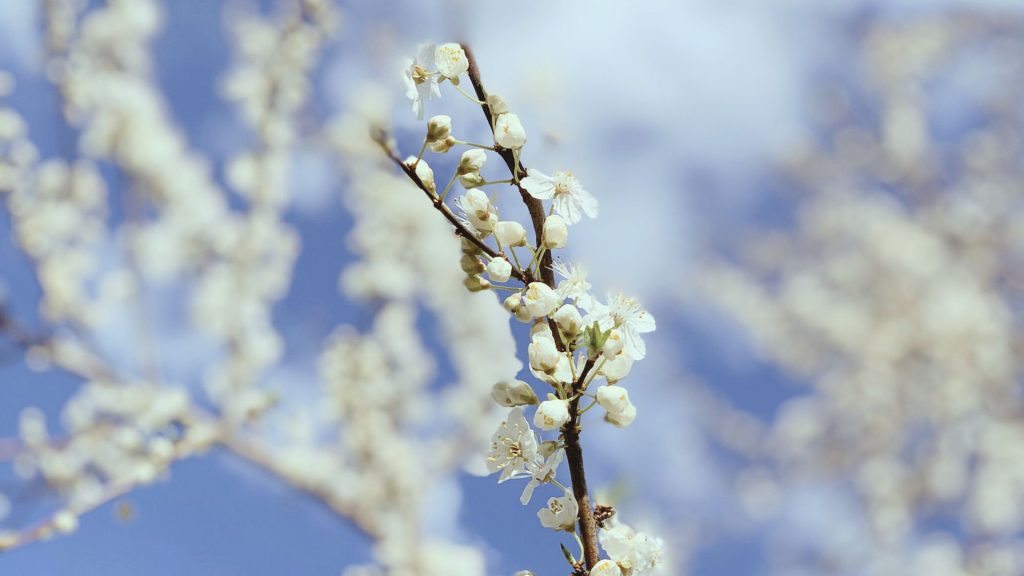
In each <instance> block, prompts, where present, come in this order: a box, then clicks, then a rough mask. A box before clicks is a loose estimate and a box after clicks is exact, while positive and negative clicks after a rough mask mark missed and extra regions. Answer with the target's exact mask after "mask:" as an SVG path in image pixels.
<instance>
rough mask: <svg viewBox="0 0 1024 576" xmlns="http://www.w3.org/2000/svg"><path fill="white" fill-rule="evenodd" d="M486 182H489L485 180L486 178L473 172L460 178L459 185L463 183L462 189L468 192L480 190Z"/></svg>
mask: <svg viewBox="0 0 1024 576" xmlns="http://www.w3.org/2000/svg"><path fill="white" fill-rule="evenodd" d="M484 182H487V180H484V177H483V176H481V175H480V174H479V173H476V172H473V173H471V174H463V175H462V176H459V183H461V184H462V187H463V188H465V189H466V190H472V189H473V188H479V187H480V186H483V185H484Z"/></svg>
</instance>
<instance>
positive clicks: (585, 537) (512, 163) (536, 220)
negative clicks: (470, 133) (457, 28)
mask: <svg viewBox="0 0 1024 576" xmlns="http://www.w3.org/2000/svg"><path fill="white" fill-rule="evenodd" d="M462 49H463V50H464V51H465V52H466V58H467V59H468V60H469V81H470V82H471V83H472V84H473V90H474V91H475V92H476V97H477V99H478V100H480V101H482V102H484V103H483V104H481V106H480V108H481V109H482V110H483V113H484V117H486V118H487V125H488V126H489V127H490V128H491V133H492V136H493V133H494V118H493V116H492V114H491V109H490V106H488V105H487V90H485V89H484V85H483V81H482V80H481V79H480V68H479V67H478V66H477V63H476V58H475V57H474V56H473V51H472V50H471V49H470V47H469V46H468V45H467V44H465V43H463V44H462ZM494 149H495V151H496V152H497V153H498V155H499V156H501V158H502V160H504V161H505V165H506V166H508V169H509V172H511V173H512V174H513V179H515V174H516V173H517V172H518V173H520V174H525V173H526V168H525V167H524V166H523V165H522V163H518V165H517V160H516V157H515V155H514V154H513V153H512V151H511V150H508V149H505V148H501V147H500V146H498V144H497V142H495V145H494ZM515 186H516V188H518V189H519V195H520V196H521V197H522V199H523V203H524V204H525V205H526V208H527V210H529V212H530V219H531V220H532V221H533V233H534V237H535V239H536V243H537V247H538V249H539V248H540V246H541V241H542V239H543V235H544V220H545V218H546V216H545V214H544V204H543V203H542V202H541V201H540V200H538V199H537V198H534V197H533V196H532V195H530V193H529V192H527V191H526V189H524V188H523V187H522V185H520V184H519V182H515ZM540 274H541V279H542V280H543V282H544V283H545V284H547V285H548V286H550V287H551V288H555V274H554V271H553V270H552V268H551V252H550V251H547V252H545V253H544V256H543V258H542V259H541V263H540ZM548 326H549V327H550V328H551V334H552V336H554V340H555V345H556V346H557V347H558V349H559V350H561V351H565V349H566V348H565V345H564V344H563V342H562V340H561V337H560V336H559V331H558V326H556V325H555V322H554V320H552V319H551V318H548ZM593 365H594V362H593V361H592V360H588V361H587V363H586V365H585V366H584V367H583V371H582V372H581V373H580V376H579V379H578V381H577V382H574V383H573V392H572V393H573V395H576V392H577V391H578V390H577V389H578V388H580V387H582V385H583V383H584V382H586V376H587V374H588V373H589V372H590V370H591V369H592V368H593ZM579 402H580V398H579V397H578V396H577V397H576V398H575V399H574V400H572V401H570V402H569V422H567V423H566V425H565V426H563V427H562V435H563V437H564V438H565V458H566V461H568V463H569V477H570V478H571V480H572V491H573V496H575V497H576V503H577V504H579V516H578V523H579V529H580V538H581V539H582V541H583V554H584V560H585V561H586V564H587V570H588V571H589V570H591V569H593V568H594V565H595V564H597V562H598V560H599V553H598V546H597V522H596V521H595V520H594V511H593V509H592V508H591V506H590V494H589V492H588V491H587V476H586V473H585V470H584V468H583V447H582V446H581V445H580V426H579V422H580V413H579Z"/></svg>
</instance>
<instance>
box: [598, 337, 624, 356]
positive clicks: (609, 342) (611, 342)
mask: <svg viewBox="0 0 1024 576" xmlns="http://www.w3.org/2000/svg"><path fill="white" fill-rule="evenodd" d="M624 347H625V342H623V341H622V332H619V331H618V330H612V331H611V333H609V334H608V338H607V339H605V341H604V345H603V346H602V347H601V354H604V357H605V358H607V359H608V360H612V359H613V358H615V357H616V356H618V355H619V354H621V353H622V349H623V348H624Z"/></svg>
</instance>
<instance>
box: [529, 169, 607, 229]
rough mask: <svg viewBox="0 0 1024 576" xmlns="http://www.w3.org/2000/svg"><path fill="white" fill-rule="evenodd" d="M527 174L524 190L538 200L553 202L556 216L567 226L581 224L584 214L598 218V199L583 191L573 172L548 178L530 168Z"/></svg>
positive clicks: (557, 173)
mask: <svg viewBox="0 0 1024 576" xmlns="http://www.w3.org/2000/svg"><path fill="white" fill-rule="evenodd" d="M526 174H527V176H526V178H523V181H522V185H523V188H525V189H526V191H527V192H529V193H530V196H533V197H534V198H536V199H538V200H551V206H552V207H553V208H554V211H555V214H558V215H559V216H561V217H562V218H564V219H565V223H566V224H575V223H577V222H579V221H580V218H582V215H583V214H586V215H587V216H589V217H591V218H597V198H594V197H593V196H591V195H590V192H587V191H586V190H584V189H583V186H581V185H580V181H579V180H577V179H576V177H575V176H573V175H572V172H555V175H554V176H548V175H547V174H544V173H543V172H541V171H540V170H537V169H534V168H530V169H529V170H527V171H526Z"/></svg>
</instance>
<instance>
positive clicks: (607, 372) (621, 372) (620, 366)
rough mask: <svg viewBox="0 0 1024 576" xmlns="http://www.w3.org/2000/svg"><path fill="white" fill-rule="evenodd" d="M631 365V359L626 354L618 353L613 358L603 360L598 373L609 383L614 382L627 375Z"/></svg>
mask: <svg viewBox="0 0 1024 576" xmlns="http://www.w3.org/2000/svg"><path fill="white" fill-rule="evenodd" d="M632 367H633V359H632V358H630V357H629V355H628V354H619V355H618V356H616V357H615V359H614V360H607V361H605V363H604V364H603V365H602V366H601V370H600V372H599V373H600V374H601V375H602V376H604V377H605V379H606V380H608V383H609V384H614V383H615V382H618V381H619V380H622V379H623V378H625V377H626V376H628V375H629V371H630V369H631V368H632Z"/></svg>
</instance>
